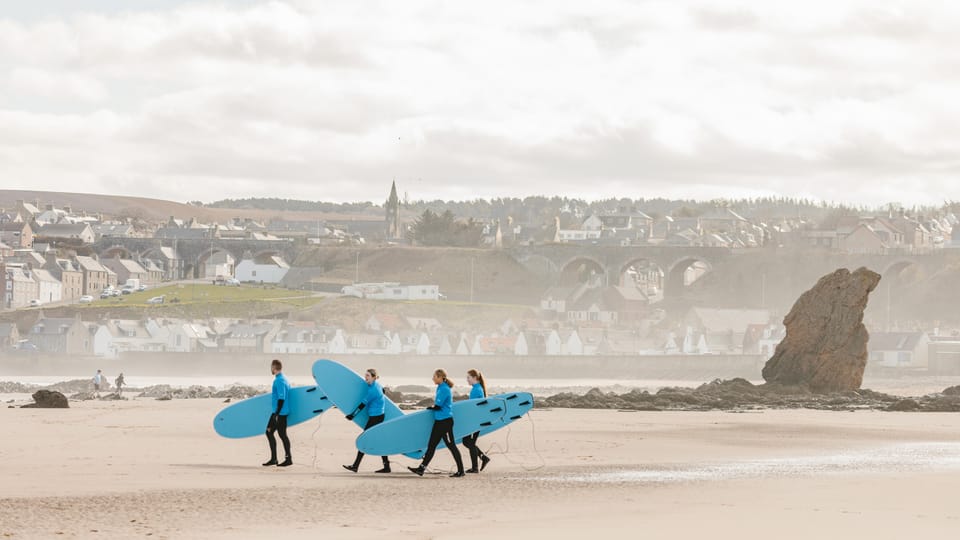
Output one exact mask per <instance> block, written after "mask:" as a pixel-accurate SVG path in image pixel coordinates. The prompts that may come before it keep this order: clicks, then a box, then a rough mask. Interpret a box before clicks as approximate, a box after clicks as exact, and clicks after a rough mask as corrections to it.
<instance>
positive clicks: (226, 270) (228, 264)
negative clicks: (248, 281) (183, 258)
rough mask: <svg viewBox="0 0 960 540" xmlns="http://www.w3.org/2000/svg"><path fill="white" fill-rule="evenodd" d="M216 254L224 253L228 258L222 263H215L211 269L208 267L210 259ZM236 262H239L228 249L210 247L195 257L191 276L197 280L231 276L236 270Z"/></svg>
mask: <svg viewBox="0 0 960 540" xmlns="http://www.w3.org/2000/svg"><path fill="white" fill-rule="evenodd" d="M217 253H225V254H226V255H228V256H229V258H226V260H225V261H224V262H223V263H219V262H218V263H215V264H214V267H213V268H211V267H210V265H209V261H210V258H211V257H213V256H214V255H216V254H217ZM237 262H239V261H238V260H237V256H236V255H235V254H234V253H233V252H231V251H230V250H229V249H226V248H223V247H220V246H211V247H208V248H206V249H204V250H203V251H201V252H200V254H199V255H198V256H197V261H196V265H195V266H194V268H193V276H194V277H197V278H215V277H217V276H232V275H233V274H234V270H235V269H236V265H237Z"/></svg>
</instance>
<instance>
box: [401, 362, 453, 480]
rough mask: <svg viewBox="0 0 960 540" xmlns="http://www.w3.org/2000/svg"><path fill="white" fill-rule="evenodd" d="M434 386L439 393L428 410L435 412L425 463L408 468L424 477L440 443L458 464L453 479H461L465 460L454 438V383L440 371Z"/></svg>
mask: <svg viewBox="0 0 960 540" xmlns="http://www.w3.org/2000/svg"><path fill="white" fill-rule="evenodd" d="M433 384H435V385H437V393H436V395H435V396H434V399H433V405H432V406H430V407H427V409H429V410H431V411H433V429H431V430H430V439H429V440H428V443H427V452H426V453H425V454H424V455H423V461H421V462H420V465H419V466H417V467H407V469H410V472H412V473H414V474H416V475H417V476H423V473H424V471H426V469H427V465H429V464H430V460H432V459H433V454H434V452H436V450H437V446H438V445H439V444H440V441H441V440H443V443H444V444H446V445H447V448H449V449H450V453H451V454H453V460H454V461H456V462H457V472H455V473H453V474H451V475H450V477H451V478H460V477H461V476H463V475H464V472H463V458H462V457H461V456H460V449H459V448H457V445H456V443H455V442H454V438H453V391H452V390H451V388H453V381H451V380H449V379H447V372H446V371H444V370H442V369H438V370H436V371H434V372H433Z"/></svg>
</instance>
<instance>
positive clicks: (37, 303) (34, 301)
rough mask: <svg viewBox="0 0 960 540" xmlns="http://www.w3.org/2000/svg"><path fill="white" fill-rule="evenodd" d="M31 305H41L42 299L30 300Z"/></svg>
mask: <svg viewBox="0 0 960 540" xmlns="http://www.w3.org/2000/svg"><path fill="white" fill-rule="evenodd" d="M30 307H40V301H39V300H37V299H36V298H34V299H33V300H31V301H30Z"/></svg>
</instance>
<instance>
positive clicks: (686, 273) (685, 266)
mask: <svg viewBox="0 0 960 540" xmlns="http://www.w3.org/2000/svg"><path fill="white" fill-rule="evenodd" d="M712 270H713V265H712V264H711V263H710V261H708V260H707V259H705V258H703V257H698V256H696V255H688V256H685V257H681V258H680V259H677V260H676V261H674V262H673V263H671V264H670V267H669V268H668V269H667V273H666V283H665V284H664V287H665V292H664V294H665V295H666V296H670V297H676V296H682V295H683V290H684V289H685V288H686V287H689V286H690V285H692V284H693V283H694V282H695V281H697V280H698V279H700V278H701V277H703V276H704V275H706V274H708V273H709V272H710V271H712Z"/></svg>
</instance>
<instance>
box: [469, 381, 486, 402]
mask: <svg viewBox="0 0 960 540" xmlns="http://www.w3.org/2000/svg"><path fill="white" fill-rule="evenodd" d="M482 397H487V395H486V394H485V393H484V391H483V385H482V384H480V383H474V385H473V387H472V388H470V399H478V398H482Z"/></svg>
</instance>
